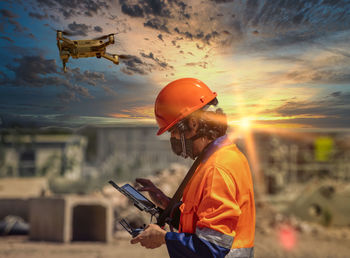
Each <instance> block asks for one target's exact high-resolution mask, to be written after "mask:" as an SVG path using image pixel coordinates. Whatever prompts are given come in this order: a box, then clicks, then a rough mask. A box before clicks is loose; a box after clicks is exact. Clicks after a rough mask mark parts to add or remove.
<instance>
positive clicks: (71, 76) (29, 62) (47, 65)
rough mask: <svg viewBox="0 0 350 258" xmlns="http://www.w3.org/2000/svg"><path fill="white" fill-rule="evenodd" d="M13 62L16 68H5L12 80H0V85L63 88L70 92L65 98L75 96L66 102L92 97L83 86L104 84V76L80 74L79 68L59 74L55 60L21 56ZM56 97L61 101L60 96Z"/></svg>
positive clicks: (92, 73)
mask: <svg viewBox="0 0 350 258" xmlns="http://www.w3.org/2000/svg"><path fill="white" fill-rule="evenodd" d="M14 61H15V62H16V63H17V64H18V65H17V66H13V65H7V66H6V67H7V69H8V70H10V71H11V72H13V73H14V76H13V79H10V78H6V80H1V81H0V85H7V86H18V87H33V88H38V87H50V86H56V87H63V88H64V89H65V91H66V92H71V93H69V94H68V93H64V95H65V96H66V95H70V96H73V95H74V96H75V97H74V98H67V100H71V99H74V100H76V99H78V97H79V96H82V97H85V98H92V97H93V96H91V94H90V93H89V90H88V89H87V88H86V87H84V86H83V85H92V86H98V85H99V84H100V83H103V82H105V78H104V74H103V73H99V72H90V71H84V72H81V71H80V69H79V68H75V69H71V70H70V69H69V70H68V72H67V73H61V72H60V71H59V68H58V66H57V64H56V61H55V60H53V59H45V58H43V57H42V56H23V57H22V58H16V59H14ZM79 84H80V85H79ZM72 92H73V93H74V94H73V93H72ZM62 94H63V93H62ZM58 97H59V98H60V99H62V96H61V95H59V96H58Z"/></svg>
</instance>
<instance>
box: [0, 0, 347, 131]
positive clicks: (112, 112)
mask: <svg viewBox="0 0 350 258" xmlns="http://www.w3.org/2000/svg"><path fill="white" fill-rule="evenodd" d="M56 30H65V31H69V32H71V33H72V34H73V36H70V37H69V38H71V39H91V38H94V37H99V36H102V35H106V34H110V33H116V35H115V37H116V43H115V44H113V45H109V46H108V47H107V51H108V52H109V53H114V54H124V55H128V56H129V59H127V60H122V62H121V63H120V64H119V65H114V64H113V63H112V62H110V61H108V60H105V59H102V58H101V59H97V58H94V57H90V58H80V59H72V58H70V59H69V62H68V63H67V72H66V73H64V72H63V69H62V62H61V60H60V57H59V51H58V48H57V45H56ZM349 42H350V0H343V1H337V0H308V1H305V0H304V1H303V0H284V1H282V0H274V1H269V0H247V1H243V0H232V1H230V0H216V1H214V0H207V1H198V0H197V1H194V0H192V1H191V0H189V1H181V0H167V1H161V0H133V1H127V0H115V1H112V0H106V1H104V0H97V1H92V0H79V1H78V0H61V1H60V0H27V1H20V0H19V1H1V2H0V53H1V59H0V128H1V127H2V128H6V127H12V126H23V127H30V126H65V127H80V126H84V125H90V124H99V125H117V124H120V123H136V124H155V119H154V111H153V105H154V101H155V98H156V96H157V94H158V92H159V91H160V90H161V89H162V87H164V86H165V85H166V84H168V83H169V82H171V81H173V80H175V79H179V78H183V77H193V78H197V79H200V80H202V81H203V82H205V83H206V84H207V85H208V86H209V87H210V88H211V89H212V90H213V91H215V92H217V94H218V100H219V106H220V107H221V108H222V109H223V110H224V112H225V113H226V114H227V116H228V121H229V123H230V124H231V125H233V126H235V125H240V124H242V123H243V124H246V123H247V122H248V123H249V124H254V125H255V126H256V127H262V128H265V127H267V128H270V127H271V128H349V127H350V119H349V115H350V44H349Z"/></svg>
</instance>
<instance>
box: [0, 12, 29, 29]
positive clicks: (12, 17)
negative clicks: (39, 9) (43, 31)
mask: <svg viewBox="0 0 350 258" xmlns="http://www.w3.org/2000/svg"><path fill="white" fill-rule="evenodd" d="M0 14H1V16H2V17H3V18H5V19H7V22H8V23H9V24H12V25H13V26H14V31H16V32H23V31H25V30H27V28H26V27H23V26H22V25H21V24H20V23H19V22H18V21H16V20H15V19H16V18H18V15H17V14H15V13H13V12H11V11H9V10H6V9H1V10H0Z"/></svg>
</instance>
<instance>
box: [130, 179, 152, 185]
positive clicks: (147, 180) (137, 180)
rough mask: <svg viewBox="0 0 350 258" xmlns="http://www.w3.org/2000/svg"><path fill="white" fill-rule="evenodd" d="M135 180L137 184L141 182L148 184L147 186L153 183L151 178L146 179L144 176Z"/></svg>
mask: <svg viewBox="0 0 350 258" xmlns="http://www.w3.org/2000/svg"><path fill="white" fill-rule="evenodd" d="M135 181H136V182H137V183H139V184H142V185H149V186H153V185H154V184H153V183H152V181H151V180H149V179H146V178H136V179H135Z"/></svg>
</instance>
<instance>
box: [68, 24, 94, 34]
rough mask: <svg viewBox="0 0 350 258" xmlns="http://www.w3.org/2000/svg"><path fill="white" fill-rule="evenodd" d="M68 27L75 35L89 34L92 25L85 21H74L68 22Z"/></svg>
mask: <svg viewBox="0 0 350 258" xmlns="http://www.w3.org/2000/svg"><path fill="white" fill-rule="evenodd" d="M68 29H69V30H70V31H71V32H72V34H73V35H74V36H87V33H88V31H89V29H90V26H88V25H86V24H84V23H76V22H75V21H74V22H73V23H70V24H68Z"/></svg>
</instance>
